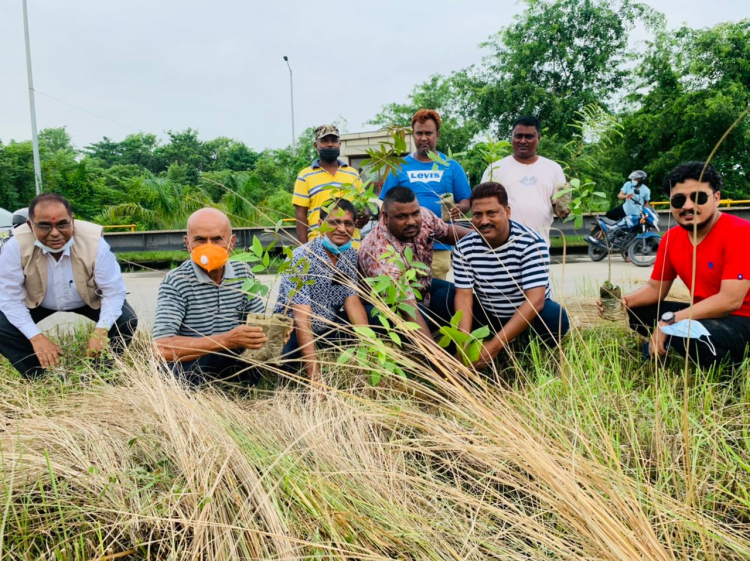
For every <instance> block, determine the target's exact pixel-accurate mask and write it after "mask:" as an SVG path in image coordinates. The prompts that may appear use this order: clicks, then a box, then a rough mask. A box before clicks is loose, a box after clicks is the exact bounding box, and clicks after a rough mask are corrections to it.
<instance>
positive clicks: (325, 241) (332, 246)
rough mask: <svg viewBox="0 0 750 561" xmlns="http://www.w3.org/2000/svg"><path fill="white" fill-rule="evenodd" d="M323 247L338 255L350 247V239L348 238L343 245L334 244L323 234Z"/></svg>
mask: <svg viewBox="0 0 750 561" xmlns="http://www.w3.org/2000/svg"><path fill="white" fill-rule="evenodd" d="M323 247H324V248H326V249H327V250H328V251H330V252H331V253H333V254H334V255H339V254H341V253H343V252H345V251H346V250H347V249H351V248H352V241H351V240H349V241H348V242H346V243H345V244H344V245H336V244H335V243H333V242H332V241H331V240H329V239H328V236H323Z"/></svg>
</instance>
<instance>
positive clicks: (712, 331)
mask: <svg viewBox="0 0 750 561" xmlns="http://www.w3.org/2000/svg"><path fill="white" fill-rule="evenodd" d="M704 168H705V171H704ZM664 184H665V188H666V189H667V190H668V191H669V196H670V199H669V201H670V206H671V210H672V216H673V217H674V220H675V222H677V224H678V225H677V226H675V227H674V228H671V229H670V230H669V231H668V232H667V233H666V234H665V235H664V238H663V239H662V241H661V243H660V244H659V251H658V253H657V256H656V262H655V263H654V270H653V271H652V273H651V278H650V279H649V281H648V284H647V285H646V286H644V287H642V288H640V289H638V290H636V291H635V292H633V293H631V294H628V295H627V296H625V297H624V298H623V299H622V303H623V304H624V305H625V307H626V309H627V310H628V316H629V319H630V326H631V328H633V329H635V330H636V331H638V332H640V333H641V334H642V335H645V336H647V337H648V336H650V337H651V338H650V341H649V354H650V355H651V356H652V357H653V356H654V355H656V354H659V355H665V354H666V352H667V348H672V349H674V350H676V351H677V352H678V353H680V354H681V355H683V356H684V355H685V354H686V353H688V354H689V356H690V358H692V359H694V360H696V361H697V362H698V364H700V365H702V366H710V365H712V364H716V363H720V362H724V361H726V362H728V363H733V364H737V363H739V362H742V360H743V359H744V358H745V354H746V349H747V345H748V342H750V294H748V289H750V251H749V249H748V248H750V222H748V221H747V220H743V219H741V218H738V217H736V216H732V215H729V214H723V213H721V212H720V211H719V200H720V191H721V188H722V186H723V182H722V179H721V176H720V175H719V173H718V172H717V171H716V170H715V169H714V168H713V166H710V165H709V166H708V167H706V166H705V164H704V163H703V162H690V163H687V164H683V165H681V166H678V167H677V168H675V169H674V170H673V171H672V172H671V173H670V174H669V175H668V176H667V178H666V180H665V182H664ZM694 252H695V271H693V254H694ZM693 275H695V276H694V277H693ZM677 277H679V278H680V280H682V282H684V283H685V285H686V286H687V288H688V290H691V292H694V295H695V302H694V305H693V307H692V309H690V306H689V304H687V303H682V302H670V301H667V300H664V298H666V296H667V294H668V293H669V289H670V288H671V287H672V282H673V281H674V280H675V278H677ZM693 278H695V283H694V284H693ZM687 319H692V320H697V321H698V322H699V323H700V324H702V325H703V327H705V328H706V331H708V336H705V335H704V336H703V337H701V338H700V339H698V338H696V335H698V334H699V331H698V329H699V328H698V327H691V332H692V334H693V337H692V338H690V339H687V338H686V337H679V336H677V335H674V334H673V335H671V336H670V335H667V334H666V333H665V332H664V331H662V328H667V326H671V325H673V324H675V323H677V322H680V321H683V320H687ZM657 320H658V321H657ZM693 325H694V324H693ZM652 330H653V331H652ZM667 331H670V329H667ZM688 342H689V343H690V344H689V345H688ZM688 346H689V351H688Z"/></svg>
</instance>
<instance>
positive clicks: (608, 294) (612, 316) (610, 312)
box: [599, 281, 623, 321]
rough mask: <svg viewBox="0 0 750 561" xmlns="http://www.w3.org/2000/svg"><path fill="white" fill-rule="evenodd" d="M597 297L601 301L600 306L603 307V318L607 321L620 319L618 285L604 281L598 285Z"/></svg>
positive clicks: (621, 314)
mask: <svg viewBox="0 0 750 561" xmlns="http://www.w3.org/2000/svg"><path fill="white" fill-rule="evenodd" d="M599 298H600V299H601V301H602V308H604V314H603V315H604V319H606V320H609V321H620V320H622V318H623V312H622V290H621V289H620V287H619V286H616V285H614V284H612V283H610V282H609V281H605V282H604V284H602V285H601V286H600V287H599Z"/></svg>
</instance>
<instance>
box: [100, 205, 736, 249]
mask: <svg viewBox="0 0 750 561" xmlns="http://www.w3.org/2000/svg"><path fill="white" fill-rule="evenodd" d="M747 202H748V203H750V201H747ZM657 212H658V213H659V215H664V216H665V217H666V215H668V214H670V210H669V209H664V210H662V209H659V210H657ZM724 212H728V213H729V214H733V215H735V216H739V217H740V218H744V219H745V220H750V206H746V207H741V208H729V209H726V210H725V211H724ZM599 214H603V213H595V214H588V215H584V221H583V225H582V226H581V227H580V228H578V229H576V228H575V225H574V222H573V221H572V220H570V221H567V222H564V221H562V220H559V219H555V221H554V222H553V223H552V230H551V231H550V236H552V237H553V238H556V237H560V236H562V235H565V236H585V235H588V233H589V230H590V229H591V224H590V222H591V219H593V217H594V216H596V215H599ZM290 220H291V221H292V222H293V221H294V219H293V218H292V219H290ZM667 224H668V221H667V220H666V219H665V218H662V220H661V229H662V230H664V229H665V228H666V225H667ZM233 232H234V234H235V235H236V236H237V243H236V247H237V248H243V249H246V248H250V247H252V244H253V238H258V239H260V243H261V244H263V246H264V247H266V246H268V245H270V244H271V242H274V241H275V242H276V247H278V248H281V247H284V246H293V247H294V246H297V245H298V244H299V242H298V241H297V233H296V231H295V229H294V227H293V226H289V227H284V228H281V229H280V230H279V231H278V233H276V232H274V231H273V228H267V227H256V228H234V230H233ZM186 233H187V232H186V231H185V230H160V231H150V232H106V233H105V234H104V238H105V239H106V240H107V243H108V244H109V246H110V247H111V248H112V251H113V252H115V253H124V252H140V251H179V250H184V249H185V241H184V238H185V234H186Z"/></svg>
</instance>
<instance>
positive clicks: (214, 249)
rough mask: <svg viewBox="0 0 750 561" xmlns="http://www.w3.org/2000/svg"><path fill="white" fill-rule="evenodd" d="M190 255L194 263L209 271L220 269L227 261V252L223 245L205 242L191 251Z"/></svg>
mask: <svg viewBox="0 0 750 561" xmlns="http://www.w3.org/2000/svg"><path fill="white" fill-rule="evenodd" d="M190 257H191V259H192V260H193V262H194V263H195V264H196V265H198V266H199V267H200V268H201V269H205V270H206V271H208V272H209V273H210V272H211V271H215V270H216V269H221V268H222V267H223V266H224V264H225V263H226V262H227V261H229V252H228V251H227V249H226V248H225V247H221V246H218V245H214V244H212V243H207V244H203V245H199V246H198V247H196V248H195V249H194V250H193V251H191V252H190Z"/></svg>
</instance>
